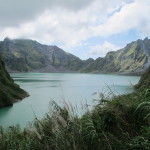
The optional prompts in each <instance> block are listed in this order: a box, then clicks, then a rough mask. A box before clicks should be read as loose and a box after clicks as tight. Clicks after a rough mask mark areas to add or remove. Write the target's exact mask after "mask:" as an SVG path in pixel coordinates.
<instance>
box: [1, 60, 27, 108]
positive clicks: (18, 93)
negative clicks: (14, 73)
mask: <svg viewBox="0 0 150 150" xmlns="http://www.w3.org/2000/svg"><path fill="white" fill-rule="evenodd" d="M26 96H28V94H27V93H26V92H25V91H24V90H22V89H21V88H20V87H19V86H18V85H17V84H15V83H14V81H13V79H12V78H11V77H10V75H9V74H8V73H7V71H6V69H5V66H4V63H3V61H2V60H1V58H0V107H4V106H11V105H12V104H13V103H14V102H15V101H18V100H21V99H22V98H24V97H26Z"/></svg>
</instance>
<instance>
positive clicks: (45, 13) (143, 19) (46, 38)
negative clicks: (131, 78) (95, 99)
mask: <svg viewBox="0 0 150 150" xmlns="http://www.w3.org/2000/svg"><path fill="white" fill-rule="evenodd" d="M0 2H1V5H0V19H1V25H0V29H1V34H0V39H4V38H5V37H6V36H8V37H10V38H30V39H33V40H37V41H39V42H41V43H44V44H53V43H59V44H60V45H61V47H62V48H64V49H69V48H73V47H76V46H83V44H84V43H85V42H86V41H87V40H88V39H89V38H91V37H94V36H101V37H107V36H108V37H109V36H110V35H115V34H118V33H122V32H128V31H129V30H131V29H134V30H137V31H138V32H139V34H140V35H141V36H149V35H150V17H149V12H150V0H126V1H124V0H111V1H110V0H105V1H104V0H92V1H91V0H81V1H80V2H79V1H77V0H69V1H68V0H45V1H44V2H43V1H42V0H38V1H37V0H30V1H29V0H22V1H20V0H13V1H9V2H8V0H5V1H4V0H0ZM10 6H11V7H10ZM4 14H5V15H4ZM4 25H5V26H4ZM106 45H109V44H108V43H107V42H105V43H104V44H103V46H106ZM111 46H112V45H109V48H112V49H113V47H111ZM96 47H98V46H95V49H96ZM99 47H101V46H99ZM99 47H98V48H99ZM106 47H107V46H106ZM105 51H106V49H105ZM95 52H97V51H95ZM104 54H105V52H102V51H101V55H104ZM99 55H100V53H99Z"/></svg>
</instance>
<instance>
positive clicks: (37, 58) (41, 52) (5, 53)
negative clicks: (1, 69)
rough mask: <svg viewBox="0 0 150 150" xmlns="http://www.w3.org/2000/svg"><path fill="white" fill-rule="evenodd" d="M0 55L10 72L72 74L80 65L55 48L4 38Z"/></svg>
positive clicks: (0, 46)
mask: <svg viewBox="0 0 150 150" xmlns="http://www.w3.org/2000/svg"><path fill="white" fill-rule="evenodd" d="M0 54H1V55H2V58H3V60H4V62H5V64H6V67H7V69H8V71H10V72H13V71H16V72H40V71H43V72H61V70H62V72H63V70H64V71H67V72H72V71H76V70H78V69H79V68H80V67H81V65H82V61H81V60H80V59H79V58H78V57H76V56H74V55H72V54H70V53H67V52H65V51H63V50H62V49H60V48H58V47H57V46H48V45H42V44H40V43H38V42H36V41H33V40H25V39H16V40H10V39H8V38H6V39H5V40H4V41H2V42H0ZM39 69H40V70H39Z"/></svg>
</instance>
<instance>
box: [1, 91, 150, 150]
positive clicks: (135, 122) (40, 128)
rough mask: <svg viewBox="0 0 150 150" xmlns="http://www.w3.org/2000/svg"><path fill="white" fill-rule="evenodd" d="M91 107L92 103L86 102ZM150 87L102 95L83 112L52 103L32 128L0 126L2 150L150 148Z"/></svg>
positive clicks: (120, 149) (140, 149) (143, 149)
mask: <svg viewBox="0 0 150 150" xmlns="http://www.w3.org/2000/svg"><path fill="white" fill-rule="evenodd" d="M86 107H88V106H86ZM149 108H150V91H149V90H148V89H147V90H145V91H142V92H136V93H132V94H128V95H121V96H115V95H113V97H112V98H110V97H109V98H108V97H105V96H104V95H103V94H101V98H100V99H99V100H98V103H97V104H96V105H95V106H94V108H93V109H92V110H91V111H89V109H88V108H87V109H86V110H87V111H85V113H84V114H83V115H82V116H79V115H77V113H76V109H75V108H73V107H72V106H71V105H70V104H67V103H66V104H65V106H64V107H60V106H59V105H58V104H57V103H56V102H55V101H53V102H52V103H51V107H50V112H49V113H47V114H46V115H45V118H44V119H43V120H38V118H36V117H35V121H34V122H33V124H32V125H30V126H29V127H28V128H26V129H24V130H21V129H20V127H19V126H12V127H9V128H8V129H3V128H2V127H1V128H0V150H149V149H150V109H149Z"/></svg>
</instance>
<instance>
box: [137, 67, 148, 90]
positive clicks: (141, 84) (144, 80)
mask: <svg viewBox="0 0 150 150" xmlns="http://www.w3.org/2000/svg"><path fill="white" fill-rule="evenodd" d="M136 88H137V89H139V90H144V89H145V90H146V89H149V90H150V67H149V68H148V69H147V70H146V72H145V73H144V74H143V75H142V77H141V79H140V81H139V83H138V84H137V85H136ZM149 92H150V91H149Z"/></svg>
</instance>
